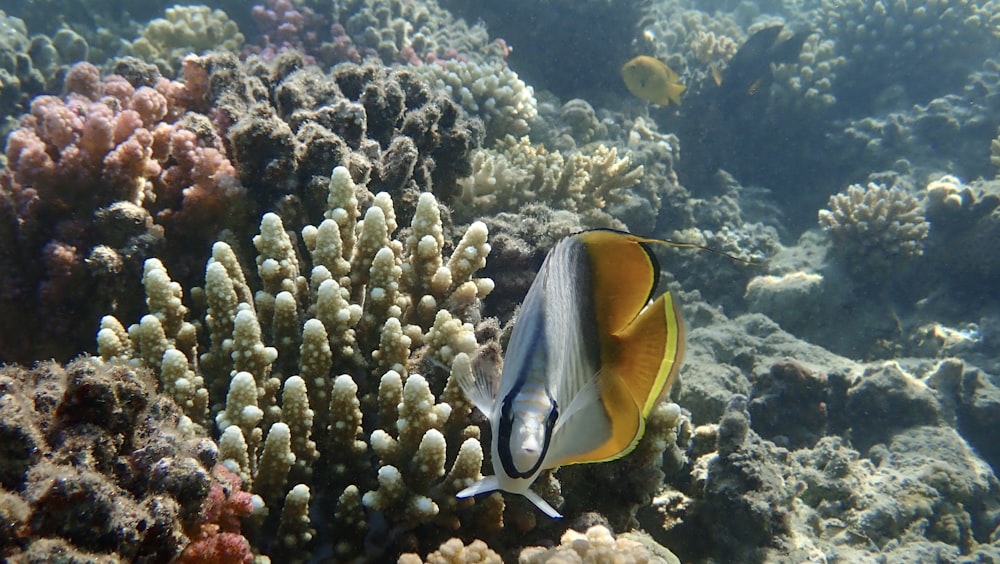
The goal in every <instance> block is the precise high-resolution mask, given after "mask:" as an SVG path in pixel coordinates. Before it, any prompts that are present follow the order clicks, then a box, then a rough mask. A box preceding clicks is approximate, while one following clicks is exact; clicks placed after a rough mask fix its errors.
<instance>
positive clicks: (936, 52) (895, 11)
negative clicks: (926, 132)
mask: <svg viewBox="0 0 1000 564" xmlns="http://www.w3.org/2000/svg"><path fill="white" fill-rule="evenodd" d="M994 8H995V6H994V5H993V3H991V2H986V3H981V2H971V1H969V0H942V1H940V2H933V3H928V4H926V5H925V4H921V3H909V2H905V1H904V0H880V1H877V2H865V1H863V0H837V1H834V2H829V3H827V4H825V5H824V6H823V8H822V9H821V10H820V13H819V17H820V18H822V24H821V25H820V26H819V27H820V28H821V29H824V30H826V33H827V34H828V35H829V36H830V37H831V38H832V39H833V40H834V42H835V46H836V47H835V51H836V52H837V54H838V55H842V56H844V57H845V58H846V64H845V66H844V68H843V69H841V70H840V71H838V73H837V79H836V80H834V91H835V95H836V97H837V99H838V100H841V101H843V102H846V104H845V105H843V106H842V107H843V108H844V109H845V110H848V109H849V110H850V111H852V112H861V111H864V110H866V109H870V108H871V106H872V104H874V103H878V102H879V101H882V100H884V98H883V96H882V95H883V91H884V90H886V89H891V90H894V91H895V92H894V93H893V96H895V97H905V98H906V99H909V100H912V101H914V102H918V103H920V102H926V101H928V100H930V99H932V98H934V97H936V96H938V95H940V94H941V93H943V92H944V91H946V89H947V88H948V86H949V85H951V84H954V83H955V81H956V80H957V81H961V80H962V79H963V78H964V77H965V75H966V74H967V73H968V72H970V71H971V70H973V69H972V68H970V67H968V66H966V65H963V64H956V61H975V60H976V59H977V57H976V55H977V54H981V53H986V52H988V51H989V49H990V46H991V45H994V46H995V45H996V42H995V37H996V36H995V30H996V27H997V25H998V20H997V14H996V11H995V9H994ZM928 38H933V40H930V41H928Z"/></svg>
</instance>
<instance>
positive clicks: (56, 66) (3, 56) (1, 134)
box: [0, 10, 88, 139]
mask: <svg viewBox="0 0 1000 564" xmlns="http://www.w3.org/2000/svg"><path fill="white" fill-rule="evenodd" d="M87 53H88V47H87V42H86V41H85V40H84V39H83V38H82V37H81V36H80V35H79V34H77V33H76V32H74V31H72V30H70V29H67V28H62V29H60V30H59V31H57V32H55V34H54V35H53V36H52V37H49V36H47V35H32V36H30V37H29V35H28V29H27V27H26V26H25V24H24V20H22V19H20V18H17V17H14V16H12V15H11V16H8V15H7V14H6V13H5V12H4V11H3V10H0V116H2V120H3V121H0V139H3V138H6V137H7V134H8V133H9V132H10V130H12V129H13V128H14V127H16V126H17V122H16V120H15V118H14V116H17V115H18V114H21V113H23V112H24V111H25V110H26V109H27V108H28V101H29V99H30V98H31V97H32V96H35V95H38V94H43V93H47V92H58V91H60V90H62V77H63V74H65V72H66V70H67V68H68V67H69V65H70V64H72V63H76V62H79V61H84V60H86V59H87Z"/></svg>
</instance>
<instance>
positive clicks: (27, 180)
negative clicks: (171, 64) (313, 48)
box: [0, 61, 242, 361]
mask: <svg viewBox="0 0 1000 564" xmlns="http://www.w3.org/2000/svg"><path fill="white" fill-rule="evenodd" d="M186 69H187V73H188V76H187V82H186V83H183V84H182V83H178V82H171V81H168V80H166V79H163V78H157V77H156V76H155V75H154V76H153V77H152V84H148V85H147V84H139V83H137V84H132V83H130V82H128V81H127V80H125V79H124V78H122V77H121V76H117V75H111V76H108V77H105V78H104V79H103V80H102V79H101V78H100V74H99V73H98V71H97V69H96V68H95V67H94V66H93V65H90V64H87V63H81V64H79V65H76V66H75V67H73V69H72V70H71V71H70V72H69V73H68V74H67V75H66V84H67V90H68V94H67V95H66V96H65V97H63V98H57V97H54V96H41V97H38V98H35V100H34V101H33V102H32V109H31V114H29V115H27V116H25V117H24V118H23V119H22V123H21V127H19V128H18V129H17V130H16V131H14V132H13V133H11V136H10V139H9V140H8V143H7V150H6V154H7V160H8V163H7V167H6V169H4V170H3V171H2V173H0V196H2V198H0V202H2V204H0V209H2V212H0V213H2V217H3V229H4V237H3V247H4V250H3V252H2V256H3V262H4V264H3V269H2V270H3V274H2V275H0V276H2V280H3V287H4V291H3V312H4V315H3V317H4V321H3V326H2V330H0V355H2V357H3V358H6V359H12V360H21V361H27V360H29V359H37V358H45V357H49V356H55V357H56V358H62V359H66V358H68V357H69V356H71V355H73V354H76V353H77V352H78V351H81V350H85V349H86V348H87V346H86V344H84V343H85V342H84V341H81V339H80V335H79V332H78V329H77V327H78V326H79V325H80V324H81V323H82V324H88V323H94V322H96V320H97V319H98V317H99V312H100V311H102V310H103V311H107V310H108V309H110V308H111V307H112V305H117V306H118V307H121V308H123V310H124V311H128V310H129V309H130V308H134V307H135V305H136V304H135V303H134V302H132V301H131V300H130V299H129V297H128V296H127V294H126V295H123V294H122V292H121V281H122V278H121V275H122V274H126V275H131V276H135V275H136V274H137V272H138V270H139V269H140V268H141V265H142V261H143V260H144V259H145V258H147V257H148V256H150V254H151V253H152V252H154V251H156V250H157V249H158V247H160V245H161V244H162V241H163V239H164V238H166V239H170V240H172V242H173V243H174V246H173V247H171V250H170V251H167V252H166V253H165V254H164V258H165V259H166V260H167V261H168V263H170V264H174V265H181V264H183V263H184V261H183V260H181V258H180V257H183V256H184V253H185V252H190V251H186V250H185V244H187V243H191V244H194V245H197V244H198V243H201V244H205V243H206V242H207V241H210V240H212V239H213V238H214V237H215V236H216V229H218V228H221V227H222V226H223V225H224V222H225V221H226V219H227V218H230V219H229V220H230V221H232V220H234V219H238V218H239V217H240V213H239V209H240V208H239V205H238V204H239V202H238V201H237V200H236V198H237V197H238V196H239V195H240V194H241V192H242V188H241V186H240V185H239V182H238V181H237V180H236V178H235V173H236V171H235V170H234V169H233V168H232V166H231V165H230V164H229V161H228V159H227V158H226V156H225V153H224V150H223V147H222V143H221V140H220V139H219V137H218V136H216V135H215V134H214V132H213V130H212V128H211V126H208V127H207V129H206V128H205V127H204V123H203V122H202V121H201V120H206V118H204V116H200V118H199V114H195V113H193V112H188V113H187V114H185V112H187V111H188V110H194V109H197V108H198V107H199V106H198V104H199V101H200V98H201V96H200V93H199V92H200V91H199V90H198V88H199V85H200V86H201V87H204V86H205V84H204V82H203V81H199V77H201V76H203V75H202V74H201V73H200V72H199V71H200V67H198V66H197V64H196V63H194V62H193V61H192V62H190V64H188V65H187V66H186ZM182 114H184V117H183V118H181V115H182ZM199 252H200V251H199ZM178 270H179V272H180V273H182V274H184V273H186V270H184V269H183V268H181V267H178ZM133 279H134V278H133ZM132 311H135V310H134V309H132ZM25 331H28V332H44V333H45V334H46V335H47V336H48V337H49V338H48V339H46V340H45V342H30V340H26V339H23V338H21V336H22V335H23V334H24V332H25Z"/></svg>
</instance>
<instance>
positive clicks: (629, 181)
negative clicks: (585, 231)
mask: <svg viewBox="0 0 1000 564" xmlns="http://www.w3.org/2000/svg"><path fill="white" fill-rule="evenodd" d="M472 168H473V173H472V175H471V176H469V177H467V178H463V179H460V180H459V181H458V183H459V186H461V188H462V196H461V197H460V199H459V201H458V202H456V204H455V205H456V207H457V208H458V211H459V212H460V213H462V212H465V213H469V214H471V213H472V212H474V213H476V214H488V213H491V212H496V211H504V210H514V209H517V208H518V207H519V206H521V205H523V204H526V203H531V202H544V203H546V204H548V205H550V206H552V207H553V208H558V209H565V210H570V211H574V212H578V213H580V214H582V215H586V214H588V213H593V212H595V211H599V210H603V209H604V208H605V207H607V206H608V205H609V204H611V203H613V202H618V201H622V200H624V199H626V198H627V197H628V192H627V191H626V189H627V188H629V187H631V186H634V185H636V184H638V183H639V181H640V180H641V179H642V175H643V167H642V166H641V165H638V166H637V165H635V164H634V163H633V162H632V158H631V156H630V155H628V154H625V155H622V156H619V154H618V150H617V149H615V148H613V147H612V148H609V147H606V146H604V145H597V146H595V147H592V148H588V149H586V150H584V151H574V152H571V153H568V154H563V153H561V152H558V151H553V152H549V151H546V150H545V148H544V147H542V146H538V145H532V144H531V141H530V140H529V139H528V138H527V137H521V138H520V139H517V138H514V137H511V136H509V135H508V136H507V137H505V138H503V139H501V140H500V141H498V142H497V144H496V147H495V148H493V149H481V150H479V151H478V152H477V153H476V154H475V155H474V156H473V160H472Z"/></svg>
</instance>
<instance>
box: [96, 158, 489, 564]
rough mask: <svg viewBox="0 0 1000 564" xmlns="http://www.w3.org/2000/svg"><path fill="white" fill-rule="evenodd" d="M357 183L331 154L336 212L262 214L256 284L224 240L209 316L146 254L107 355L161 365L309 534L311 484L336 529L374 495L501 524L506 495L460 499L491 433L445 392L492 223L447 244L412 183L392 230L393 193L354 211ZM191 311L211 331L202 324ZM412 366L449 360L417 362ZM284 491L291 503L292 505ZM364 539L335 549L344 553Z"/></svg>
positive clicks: (480, 289)
mask: <svg viewBox="0 0 1000 564" xmlns="http://www.w3.org/2000/svg"><path fill="white" fill-rule="evenodd" d="M358 190H363V187H358V186H357V185H355V183H354V182H353V180H352V179H351V176H350V174H349V173H348V171H347V169H345V168H343V167H338V168H337V169H335V170H334V171H333V174H332V175H331V180H330V185H329V198H328V205H330V209H329V210H327V212H326V214H325V218H326V219H325V220H324V221H323V222H322V223H321V224H320V226H318V227H316V226H307V227H305V228H304V229H303V230H302V240H301V241H300V240H298V238H297V237H296V236H295V234H294V233H293V232H290V231H287V230H286V229H285V225H284V222H283V221H282V218H281V217H280V216H279V215H277V214H274V213H269V214H265V215H264V216H263V218H262V219H261V223H260V232H259V234H258V235H256V236H255V237H253V240H252V241H253V245H254V247H255V249H256V251H257V257H256V260H255V261H254V262H255V265H256V273H257V276H256V279H254V280H251V281H250V282H248V276H247V274H246V271H245V270H244V269H243V268H242V267H241V265H240V262H239V260H237V258H236V257H237V254H236V252H235V251H234V249H233V248H232V247H231V246H230V245H228V244H226V243H223V242H219V243H216V244H215V245H214V247H213V249H212V258H210V259H209V261H208V264H207V266H206V269H205V286H204V288H201V289H196V291H194V292H193V294H194V295H196V296H199V298H198V300H196V301H198V302H199V306H200V307H201V308H202V310H203V311H204V319H203V320H202V321H201V322H200V323H195V324H192V323H191V322H188V321H186V320H185V319H184V317H185V316H186V315H187V313H188V309H187V308H186V307H185V306H184V304H183V303H182V302H181V299H180V298H181V296H182V295H183V294H182V292H181V289H180V287H179V286H178V285H177V284H176V283H174V282H172V281H171V280H170V277H169V275H168V273H167V272H166V269H165V268H163V265H162V264H161V263H160V262H159V261H157V260H155V259H151V260H150V261H149V262H148V263H147V266H146V277H145V279H144V282H145V285H146V291H147V295H148V300H147V303H148V305H149V308H150V314H149V315H146V316H144V317H143V318H142V320H141V321H140V322H139V323H137V324H135V325H132V326H131V327H129V329H128V330H126V329H125V328H124V327H123V326H122V324H121V323H120V322H119V321H118V320H117V319H115V318H114V317H113V316H107V317H105V318H104V320H103V321H102V324H101V330H100V332H99V335H98V344H99V352H100V354H101V357H102V358H103V360H104V361H105V362H128V363H132V364H135V365H145V366H148V367H150V368H152V369H154V370H155V371H157V372H158V373H160V377H161V380H162V383H163V388H164V390H165V391H167V392H168V393H169V394H170V395H172V396H173V397H174V398H175V399H177V400H178V403H179V404H180V405H181V407H182V408H183V409H184V411H185V413H187V414H188V416H189V417H190V418H191V419H192V420H193V421H194V422H195V423H198V424H202V425H205V426H209V425H211V424H212V423H214V424H215V426H216V428H217V429H218V430H219V433H220V435H219V449H220V450H219V457H220V460H221V461H223V462H224V463H225V464H227V465H228V466H229V467H230V468H231V469H232V470H233V471H235V472H237V473H239V474H240V476H241V478H243V479H244V481H245V483H246V484H247V485H248V488H250V490H251V491H253V492H254V493H256V494H259V495H260V496H261V497H262V498H263V500H264V501H265V502H266V504H267V506H268V509H269V511H270V512H271V514H273V515H284V514H285V513H287V514H288V515H287V518H286V517H282V519H283V521H282V524H281V526H282V527H284V528H285V529H286V530H287V529H288V528H289V527H291V528H292V529H294V531H295V532H294V534H295V535H306V536H308V535H311V534H312V533H311V531H312V528H311V525H310V524H309V523H308V522H303V519H304V518H305V516H307V515H308V514H309V512H308V511H306V510H304V509H303V508H302V507H301V506H302V505H303V504H308V503H310V500H329V502H336V503H337V505H336V507H335V508H334V507H331V508H329V509H330V514H334V515H336V516H337V517H336V518H335V520H334V522H333V524H332V525H331V526H332V527H333V528H334V529H336V530H337V531H338V533H340V536H342V537H343V538H344V539H351V538H357V539H363V538H364V536H363V535H360V536H358V535H357V534H355V533H357V532H358V530H359V529H358V527H363V526H364V523H365V519H366V517H365V512H366V511H373V510H374V511H379V512H382V513H384V514H385V515H386V518H387V519H389V520H391V521H393V522H394V523H395V524H396V525H397V526H400V527H402V528H403V529H410V528H413V527H416V526H417V525H419V524H422V523H428V522H431V521H433V522H447V523H452V524H454V526H458V524H460V523H461V521H462V519H463V518H465V517H463V515H466V516H471V517H470V518H474V519H476V521H477V523H480V524H481V523H482V522H483V521H484V520H485V519H484V517H483V516H485V515H490V516H494V520H495V521H496V522H497V526H499V520H500V515H501V511H500V510H498V509H497V506H498V504H499V506H500V507H502V501H501V499H500V498H499V496H497V497H495V498H488V499H487V500H484V501H483V502H481V503H478V504H477V503H474V502H473V501H471V500H457V498H455V497H454V496H455V494H456V493H457V492H458V491H459V490H460V489H461V487H460V486H462V487H464V486H463V484H468V483H471V482H473V481H475V480H477V479H479V478H480V477H481V476H480V464H481V463H482V448H481V445H479V444H478V434H476V433H475V432H474V431H467V430H466V429H465V426H466V425H468V424H469V422H468V420H467V419H466V418H465V415H467V414H468V408H467V406H465V405H464V404H463V406H462V408H461V409H462V410H463V411H462V417H453V416H452V414H453V409H452V407H451V405H449V403H447V402H445V401H444V400H443V399H439V398H444V397H445V396H446V395H447V394H445V393H444V392H445V390H446V389H452V388H456V387H457V386H456V385H451V386H450V387H449V384H448V380H449V379H450V378H452V376H451V373H450V369H451V366H452V363H453V361H455V360H456V359H458V366H459V369H460V370H461V371H467V370H468V366H467V365H468V360H467V359H468V355H470V354H472V353H473V352H474V351H475V350H476V347H477V342H476V336H475V332H474V328H473V326H472V325H471V324H470V323H469V322H467V321H466V319H474V318H475V317H476V316H475V315H473V314H474V313H475V311H474V310H475V309H476V308H478V303H479V300H480V299H481V298H483V297H484V296H486V295H487V294H488V293H489V292H490V291H491V290H492V289H493V283H492V281H491V280H488V279H480V278H475V277H474V274H475V272H476V271H477V270H479V269H481V268H482V267H483V266H484V265H485V261H486V256H487V254H488V253H489V251H490V245H489V243H488V242H487V238H488V233H487V230H486V226H485V225H483V224H482V223H473V224H472V225H471V226H470V227H469V228H468V229H467V230H466V232H465V233H464V236H463V237H462V238H461V239H460V240H459V241H457V242H455V244H454V251H452V253H451V254H450V255H443V254H442V253H443V250H444V248H445V247H446V239H447V237H448V235H447V234H446V232H445V230H444V229H443V226H442V221H441V212H440V209H439V208H438V203H437V201H436V199H435V198H434V197H433V196H431V195H430V194H423V195H421V196H420V197H419V199H418V205H417V207H416V210H415V212H414V215H413V218H412V221H411V224H410V226H409V229H408V230H407V231H406V233H408V234H409V238H407V239H404V240H400V239H398V238H397V237H398V234H397V233H396V230H397V228H398V227H399V226H398V225H397V223H396V215H395V212H394V210H393V207H392V206H393V202H392V199H391V198H390V197H389V196H388V195H387V194H379V195H371V196H370V197H366V198H362V199H361V200H362V201H363V202H366V203H368V207H367V208H366V209H359V198H357V197H355V193H356V191H358ZM361 218H363V219H361ZM250 284H253V285H255V286H256V287H257V288H259V289H258V290H257V291H256V293H253V292H252V291H251V287H250ZM196 327H197V328H199V329H201V330H207V334H204V335H201V338H200V339H199V338H198V335H197V330H196ZM199 344H200V346H202V347H204V348H202V349H201V354H196V351H198V345H199ZM425 360H426V361H427V362H424V361H425ZM418 367H421V368H429V369H432V371H434V372H439V373H438V374H434V375H428V377H426V378H425V377H424V376H421V375H418V374H415V373H414V371H415V369H416V368H418ZM463 373H464V372H463ZM376 398H377V405H376ZM473 429H474V428H473ZM470 441H471V442H473V443H475V444H470ZM460 447H461V448H460ZM460 451H461V452H460ZM449 453H450V454H451V456H449ZM477 453H478V455H477ZM456 456H457V461H456V462H454V463H453V464H452V465H451V466H449V465H448V464H447V461H448V460H449V459H454V458H455V457H456ZM314 469H316V470H314ZM445 475H447V476H448V484H446V485H441V484H438V482H439V481H440V479H441V478H442V477H443V476H445ZM312 492H315V493H316V495H311V494H312ZM287 500H291V501H292V502H294V503H295V504H296V506H295V507H289V508H286V509H282V507H281V506H282V505H283V504H285V503H289V501H287ZM290 534H292V533H290ZM358 542H361V541H360V540H359V541H358ZM286 548H287V547H286ZM363 549H364V546H363V545H361V544H355V545H352V544H351V541H349V540H345V541H344V543H343V546H340V547H338V550H339V551H340V552H339V554H341V555H342V556H345V557H346V555H348V554H351V553H355V554H360V553H361V551H363Z"/></svg>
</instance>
